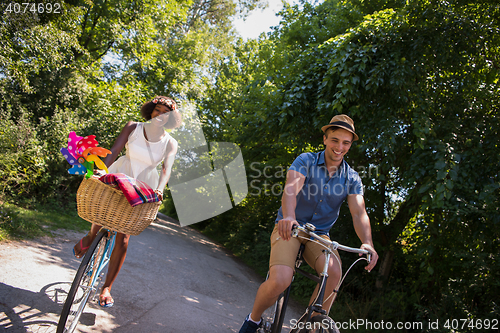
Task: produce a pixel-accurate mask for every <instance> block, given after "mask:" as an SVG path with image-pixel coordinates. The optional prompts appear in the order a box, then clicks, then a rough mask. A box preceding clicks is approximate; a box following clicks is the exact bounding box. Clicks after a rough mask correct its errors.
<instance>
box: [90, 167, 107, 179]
mask: <svg viewBox="0 0 500 333" xmlns="http://www.w3.org/2000/svg"><path fill="white" fill-rule="evenodd" d="M93 172H94V175H93V177H96V178H101V177H102V176H104V175H105V174H106V172H105V171H104V170H101V169H94V171H93Z"/></svg>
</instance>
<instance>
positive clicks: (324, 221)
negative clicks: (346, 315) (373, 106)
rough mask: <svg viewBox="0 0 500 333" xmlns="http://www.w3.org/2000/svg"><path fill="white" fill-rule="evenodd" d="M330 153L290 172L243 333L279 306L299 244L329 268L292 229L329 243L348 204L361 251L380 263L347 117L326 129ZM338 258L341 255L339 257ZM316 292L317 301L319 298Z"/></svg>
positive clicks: (332, 275)
mask: <svg viewBox="0 0 500 333" xmlns="http://www.w3.org/2000/svg"><path fill="white" fill-rule="evenodd" d="M321 129H322V131H323V133H324V135H323V143H324V145H325V150H324V151H322V152H319V153H303V154H301V155H300V156H299V157H297V158H296V159H295V161H294V162H293V163H292V165H291V166H290V168H289V170H288V172H287V179H286V183H285V187H284V192H283V195H282V199H281V207H280V209H279V210H278V215H277V218H276V225H275V227H274V230H273V233H272V234H271V254H270V259H269V276H268V279H267V280H266V281H265V282H264V283H262V285H261V286H260V287H259V290H258V291H257V295H256V297H255V302H254V305H253V308H252V312H251V313H250V314H249V315H248V316H247V318H246V319H245V321H244V323H243V325H242V327H241V329H240V331H239V332H240V333H254V332H256V330H257V329H258V327H259V325H260V323H261V320H262V319H261V316H262V313H263V312H264V311H265V310H266V309H267V308H269V307H270V306H271V305H273V304H274V302H275V301H276V299H277V298H278V296H279V295H280V294H281V293H282V292H283V291H284V290H285V289H286V288H287V287H288V286H289V285H290V283H291V281H292V277H293V273H294V269H295V259H296V256H297V252H298V250H299V247H300V244H301V243H304V244H305V250H304V254H303V255H304V259H305V261H306V262H307V263H308V264H309V265H310V266H311V267H313V268H314V269H315V270H316V272H320V271H321V270H322V267H323V266H324V261H325V255H324V254H323V252H322V250H323V247H322V246H321V245H318V244H316V243H314V242H311V241H307V240H306V241H304V240H300V239H298V238H292V237H291V231H292V226H293V225H304V224H305V223H311V224H313V225H314V226H315V227H316V233H317V234H319V235H321V237H324V238H326V239H329V237H328V234H329V231H330V228H331V227H332V226H333V224H334V223H335V222H336V221H337V218H338V215H339V211H340V206H341V205H342V203H343V202H344V201H345V200H347V203H348V205H349V211H350V213H351V215H352V219H353V225H354V229H355V231H356V234H357V235H358V237H359V239H360V240H361V243H362V245H361V248H362V249H365V250H368V251H369V252H371V255H372V260H371V262H370V263H369V264H368V265H367V266H366V268H365V269H366V270H368V271H371V270H372V269H373V267H375V265H376V263H377V259H378V255H377V252H376V251H375V249H374V246H373V241H372V236H371V227H370V219H369V218H368V214H367V213H366V209H365V202H364V198H363V184H362V182H361V178H360V177H359V175H358V173H357V172H356V171H354V170H353V169H352V168H351V167H350V166H349V165H348V164H347V162H346V161H344V155H345V154H347V152H348V151H349V149H350V147H351V145H352V142H353V141H356V140H358V136H357V135H356V133H355V130H354V122H353V120H352V119H351V118H349V117H348V116H346V115H337V116H335V117H333V118H332V120H331V121H330V123H329V124H328V125H325V126H323V127H322V128H321ZM335 255H336V256H337V258H338V259H339V261H338V262H340V258H339V256H338V253H336V254H335ZM338 262H337V260H336V259H335V258H330V262H329V265H328V276H329V278H328V280H327V286H326V295H330V294H331V293H333V292H334V288H335V287H336V286H337V285H338V283H339V281H340V277H341V275H342V272H341V267H339V265H338ZM317 290H318V288H316V290H315V292H314V294H313V296H312V299H311V300H313V299H315V297H316V293H317ZM333 299H334V298H328V299H327V300H326V301H325V302H324V304H323V309H324V310H325V311H326V312H327V313H328V312H329V311H330V307H331V305H332V303H333Z"/></svg>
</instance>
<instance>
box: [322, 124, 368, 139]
mask: <svg viewBox="0 0 500 333" xmlns="http://www.w3.org/2000/svg"><path fill="white" fill-rule="evenodd" d="M330 127H337V128H342V129H343V130H346V131H348V132H351V133H352V135H353V136H354V138H353V141H358V140H359V137H358V135H357V134H356V133H354V132H353V131H352V130H351V129H349V128H347V127H344V126H342V125H325V126H323V127H321V130H322V131H323V133H326V130H327V129H329V128H330Z"/></svg>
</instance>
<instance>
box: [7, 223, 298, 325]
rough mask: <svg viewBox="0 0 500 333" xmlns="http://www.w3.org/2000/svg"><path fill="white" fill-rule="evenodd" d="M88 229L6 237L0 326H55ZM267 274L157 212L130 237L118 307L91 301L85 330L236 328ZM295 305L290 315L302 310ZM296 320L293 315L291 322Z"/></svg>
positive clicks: (118, 283)
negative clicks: (16, 238)
mask: <svg viewBox="0 0 500 333" xmlns="http://www.w3.org/2000/svg"><path fill="white" fill-rule="evenodd" d="M83 235H84V234H83V233H74V232H61V233H60V234H59V235H58V236H57V237H54V238H50V237H44V238H41V239H36V240H32V241H21V242H17V241H16V242H4V243H0V332H55V326H56V325H57V321H58V318H59V313H60V311H61V307H62V304H61V301H63V300H61V292H60V291H61V290H62V289H66V290H67V289H68V285H69V284H70V283H71V281H72V280H73V277H74V274H75V273H76V270H77V269H78V265H79V263H80V261H79V260H77V259H76V258H74V256H73V254H72V247H73V245H74V244H75V243H76V242H77V241H78V240H79V239H80V238H81V237H83ZM261 282H262V278H261V277H260V276H258V275H257V274H255V273H254V272H253V271H252V270H251V269H249V268H248V267H247V266H246V265H244V264H242V263H241V262H240V261H239V260H238V259H237V258H235V257H234V256H232V255H231V254H230V253H229V252H228V251H226V250H225V249H224V248H223V247H221V246H219V245H217V244H215V243H213V242H212V241H211V240H209V239H208V238H206V237H205V236H203V235H202V234H200V233H199V232H197V231H196V230H194V229H191V228H189V227H184V228H182V227H180V226H179V225H177V224H176V223H174V222H173V221H168V220H167V219H165V218H161V219H158V220H157V221H156V222H155V223H153V224H152V225H151V226H149V227H148V228H147V229H146V230H145V231H144V232H143V233H141V234H140V235H139V236H135V237H131V240H130V244H129V251H128V255H127V259H126V260H125V263H124V265H123V268H122V271H121V272H120V274H119V275H118V278H117V280H116V282H115V284H114V285H113V290H112V294H113V298H114V299H115V306H114V307H112V308H110V309H106V310H103V309H101V308H100V307H99V306H98V305H97V304H96V303H91V304H89V305H88V306H87V308H86V310H85V312H84V314H83V315H82V319H81V325H79V327H78V330H79V332H120V333H125V332H134V333H135V332H141V333H142V332H148V333H153V332H161V333H165V332H166V333H168V332H176V333H177V332H201V333H212V332H213V333H222V332H237V331H238V329H239V327H240V325H241V322H242V320H243V318H244V317H245V316H246V315H247V314H248V313H249V312H250V310H251V306H252V304H253V299H254V296H255V293H256V291H257V288H258V286H259V285H260V283H261ZM295 309H296V308H295V306H293V307H292V308H291V309H289V312H288V316H291V315H294V316H297V315H298V313H297V311H296V310H295ZM287 322H289V321H287Z"/></svg>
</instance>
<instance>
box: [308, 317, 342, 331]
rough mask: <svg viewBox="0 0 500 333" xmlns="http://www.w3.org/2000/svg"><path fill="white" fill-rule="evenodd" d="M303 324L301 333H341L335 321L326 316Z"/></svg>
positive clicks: (313, 318)
mask: <svg viewBox="0 0 500 333" xmlns="http://www.w3.org/2000/svg"><path fill="white" fill-rule="evenodd" d="M302 324H303V325H302ZM302 324H301V326H302V328H301V329H300V330H299V333H340V331H339V329H338V328H337V325H336V324H335V322H334V321H333V319H332V318H330V317H328V316H326V315H317V316H314V317H312V318H311V320H310V321H308V322H306V323H302Z"/></svg>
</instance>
